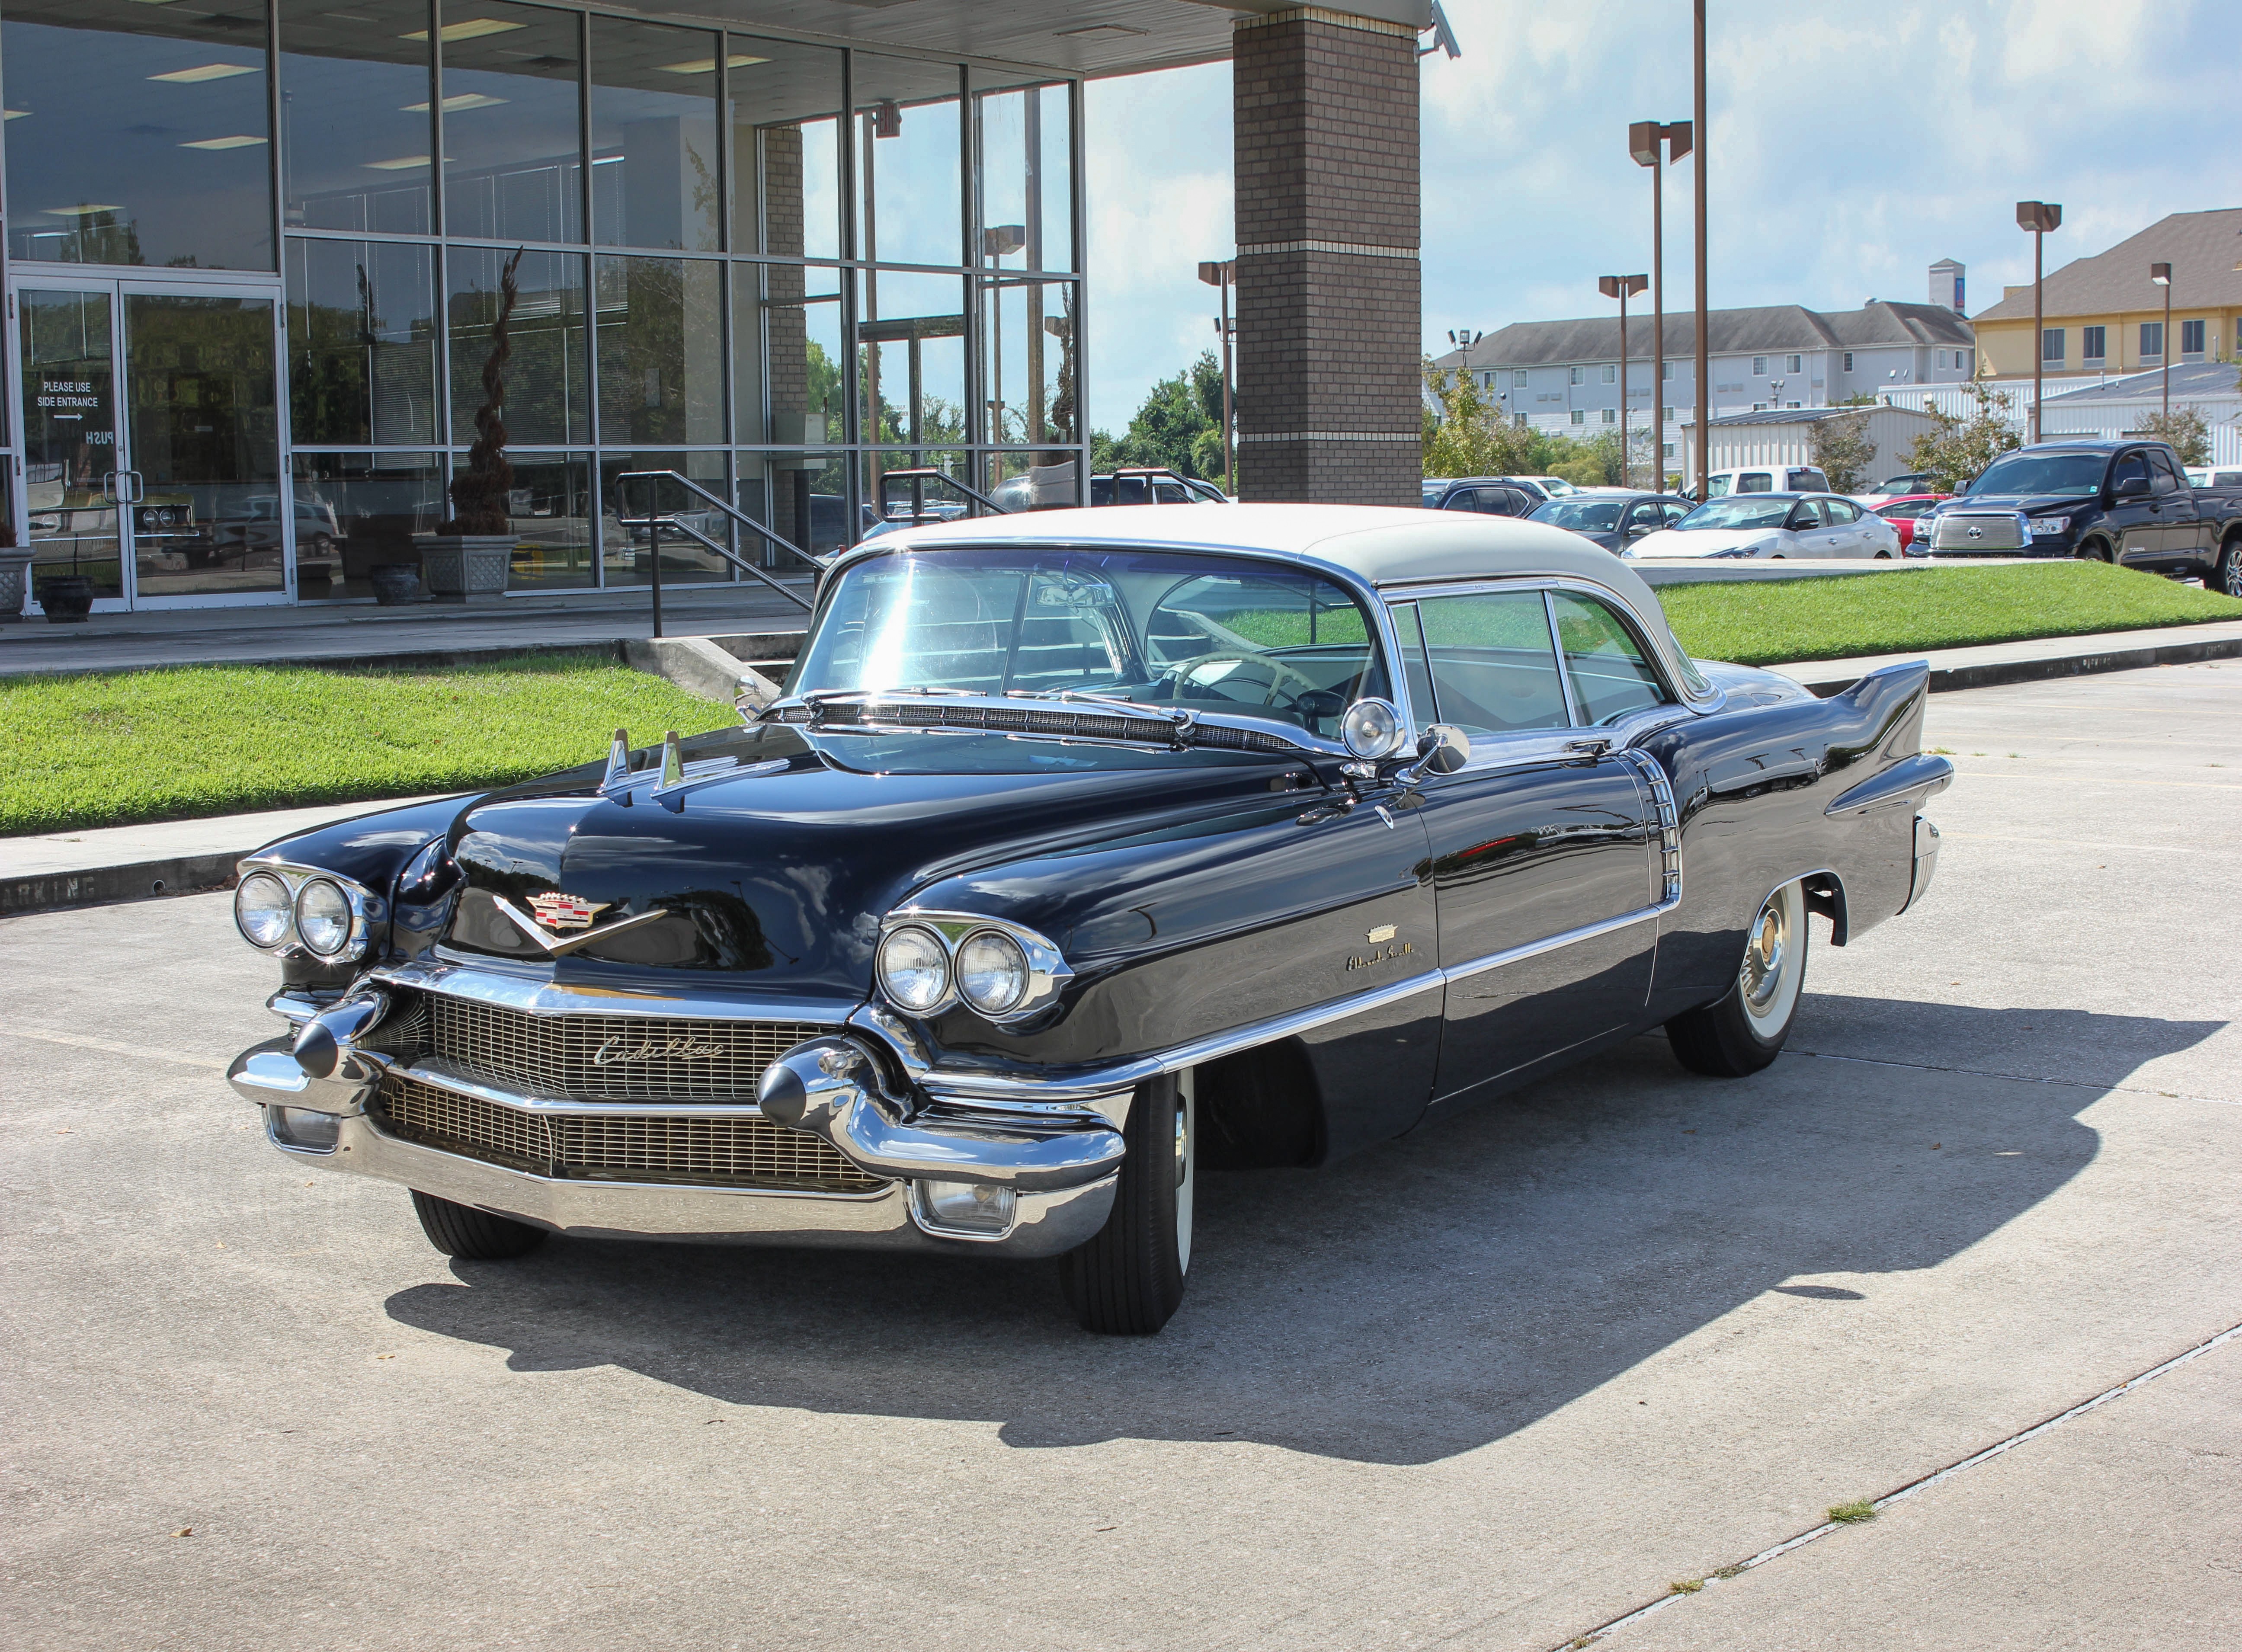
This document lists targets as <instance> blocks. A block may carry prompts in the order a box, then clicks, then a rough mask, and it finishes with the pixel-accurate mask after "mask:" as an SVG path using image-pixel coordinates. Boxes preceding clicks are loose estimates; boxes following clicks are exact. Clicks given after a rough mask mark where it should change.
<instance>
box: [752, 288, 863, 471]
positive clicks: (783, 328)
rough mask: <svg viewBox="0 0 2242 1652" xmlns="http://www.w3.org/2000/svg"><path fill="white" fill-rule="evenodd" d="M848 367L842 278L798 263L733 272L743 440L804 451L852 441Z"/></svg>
mask: <svg viewBox="0 0 2242 1652" xmlns="http://www.w3.org/2000/svg"><path fill="white" fill-rule="evenodd" d="M766 359H768V360H769V363H770V377H769V401H768V403H766V402H765V400H764V393H765V382H764V377H763V372H762V365H763V363H764V361H765V360H766ZM841 361H842V353H841V279H840V272H838V271H836V270H831V269H827V268H824V267H822V266H821V265H799V264H769V265H754V264H735V265H733V266H732V391H733V396H734V399H735V402H736V404H737V408H736V416H737V418H738V420H739V423H738V426H737V429H738V431H739V436H738V437H737V438H736V440H741V441H751V442H756V441H768V442H770V443H772V444H773V445H784V446H788V447H818V446H821V445H822V444H823V443H826V442H837V441H843V440H847V432H846V429H845V425H846V413H847V400H846V398H844V397H843V396H842V393H841ZM766 408H768V414H766Z"/></svg>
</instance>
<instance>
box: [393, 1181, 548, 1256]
mask: <svg viewBox="0 0 2242 1652" xmlns="http://www.w3.org/2000/svg"><path fill="white" fill-rule="evenodd" d="M413 1214H414V1215H416V1216H418V1217H419V1218H420V1231H421V1232H424V1233H426V1235H427V1236H428V1243H430V1244H431V1245H433V1246H435V1247H436V1248H437V1249H438V1250H440V1251H441V1252H443V1253H444V1254H445V1255H446V1256H456V1257H458V1258H459V1259H460V1260H461V1261H463V1262H505V1261H510V1260H512V1259H514V1257H517V1256H526V1255H527V1254H528V1253H529V1252H532V1251H534V1250H535V1249H536V1248H537V1247H538V1246H540V1245H542V1244H544V1243H545V1230H544V1229H543V1228H541V1227H532V1226H530V1225H529V1224H528V1223H527V1222H517V1221H515V1220H514V1219H513V1218H512V1217H509V1216H493V1215H492V1214H491V1213H490V1212H488V1211H479V1210H477V1209H475V1208H474V1206H473V1205H454V1204H453V1202H452V1201H451V1200H450V1199H438V1198H437V1197H436V1196H435V1195H434V1194H433V1193H424V1192H420V1190H419V1189H418V1188H415V1189H414V1190H413Z"/></svg>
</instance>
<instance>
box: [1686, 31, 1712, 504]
mask: <svg viewBox="0 0 2242 1652" xmlns="http://www.w3.org/2000/svg"><path fill="white" fill-rule="evenodd" d="M1692 12H1693V14H1694V15H1693V17H1692V24H1693V30H1694V31H1693V33H1692V35H1691V37H1690V45H1691V52H1690V68H1691V71H1692V73H1693V76H1694V77H1695V78H1694V84H1695V94H1696V96H1695V105H1694V108H1693V110H1692V113H1694V114H1695V117H1696V118H1695V121H1694V122H1693V123H1692V125H1693V128H1694V131H1695V136H1696V143H1695V145H1694V148H1695V154H1696V157H1697V166H1696V173H1697V179H1696V181H1697V388H1696V402H1697V497H1698V498H1699V499H1700V500H1702V499H1703V498H1704V497H1705V495H1706V494H1708V493H1710V492H1711V491H1712V487H1713V344H1712V339H1711V337H1710V336H1709V334H1708V332H1707V327H1706V320H1705V0H1696V4H1695V6H1694V7H1693V8H1692Z"/></svg>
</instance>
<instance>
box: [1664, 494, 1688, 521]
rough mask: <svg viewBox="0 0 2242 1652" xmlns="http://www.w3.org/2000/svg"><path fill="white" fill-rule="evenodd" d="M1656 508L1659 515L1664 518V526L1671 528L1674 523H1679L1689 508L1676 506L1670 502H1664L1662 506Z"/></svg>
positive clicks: (1672, 501) (1673, 502)
mask: <svg viewBox="0 0 2242 1652" xmlns="http://www.w3.org/2000/svg"><path fill="white" fill-rule="evenodd" d="M1658 508H1659V511H1660V513H1661V514H1662V515H1663V516H1664V517H1665V519H1666V526H1667V527H1673V526H1674V525H1675V523H1676V522H1679V521H1680V520H1681V519H1682V518H1683V517H1685V516H1687V515H1688V514H1689V507H1688V506H1687V505H1681V504H1676V503H1675V501H1674V500H1666V501H1665V502H1664V503H1663V504H1661V505H1660V506H1659V507H1658Z"/></svg>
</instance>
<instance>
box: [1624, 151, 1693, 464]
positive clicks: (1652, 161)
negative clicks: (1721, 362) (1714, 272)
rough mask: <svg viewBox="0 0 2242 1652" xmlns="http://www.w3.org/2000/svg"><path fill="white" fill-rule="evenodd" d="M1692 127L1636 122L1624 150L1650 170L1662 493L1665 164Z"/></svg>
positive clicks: (1653, 375)
mask: <svg viewBox="0 0 2242 1652" xmlns="http://www.w3.org/2000/svg"><path fill="white" fill-rule="evenodd" d="M1695 137H1696V128H1695V125H1694V124H1691V123H1690V122H1688V121H1686V120H1672V121H1668V122H1666V123H1665V124H1662V125H1661V124H1660V123H1658V122H1657V121H1655V120H1638V121H1635V122H1632V123H1630V124H1629V125H1628V129H1627V152H1628V154H1629V155H1630V156H1632V157H1633V158H1634V159H1635V165H1637V166H1648V168H1649V169H1650V353H1651V357H1652V359H1653V360H1654V361H1655V364H1656V365H1655V366H1653V367H1652V368H1651V370H1650V398H1651V414H1650V417H1651V438H1650V452H1651V456H1652V458H1653V460H1655V463H1656V465H1657V473H1656V475H1655V478H1654V479H1653V485H1654V487H1655V488H1656V490H1657V491H1658V492H1660V493H1661V494H1662V493H1664V492H1665V491H1666V168H1665V167H1664V166H1663V165H1661V162H1663V161H1665V160H1668V159H1672V160H1677V161H1678V160H1680V159H1681V158H1682V157H1683V156H1684V155H1687V154H1688V152H1689V148H1690V145H1691V144H1692V143H1693V142H1694V141H1695Z"/></svg>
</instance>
